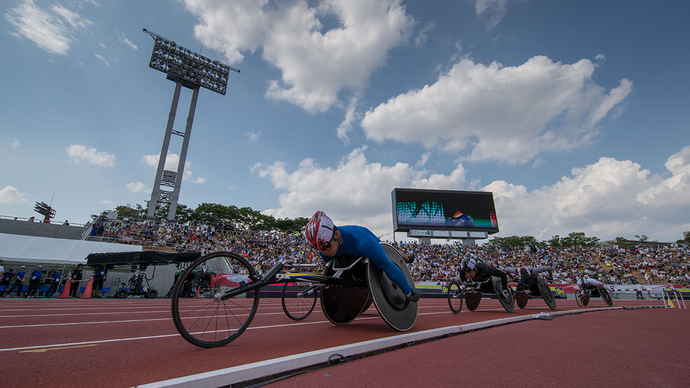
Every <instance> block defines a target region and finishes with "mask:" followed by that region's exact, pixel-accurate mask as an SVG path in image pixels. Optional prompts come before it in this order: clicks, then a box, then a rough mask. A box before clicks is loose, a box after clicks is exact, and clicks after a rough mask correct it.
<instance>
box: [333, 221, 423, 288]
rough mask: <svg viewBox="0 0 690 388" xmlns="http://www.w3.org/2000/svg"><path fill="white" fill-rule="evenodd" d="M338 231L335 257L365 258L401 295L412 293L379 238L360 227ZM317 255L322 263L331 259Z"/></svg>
mask: <svg viewBox="0 0 690 388" xmlns="http://www.w3.org/2000/svg"><path fill="white" fill-rule="evenodd" d="M338 230H339V231H340V246H339V247H338V252H336V253H335V257H338V256H343V255H352V256H366V257H367V258H368V259H369V260H371V262H372V263H374V264H376V266H377V267H379V268H381V269H382V270H383V271H384V272H385V273H386V275H388V277H389V278H390V279H391V280H392V281H393V282H394V283H395V284H397V285H398V287H400V289H401V290H402V292H403V293H405V294H408V293H410V292H412V286H411V285H410V284H409V283H408V282H407V278H405V274H403V272H402V271H401V270H400V268H398V266H397V265H395V264H393V262H392V261H391V260H390V259H389V258H388V256H387V255H386V252H385V251H384V250H383V247H382V246H381V244H379V238H378V237H376V236H375V235H374V234H373V233H372V232H371V231H370V230H369V229H367V228H364V227H362V226H354V225H346V226H339V227H338ZM319 254H320V255H321V259H322V260H323V261H324V263H325V262H328V261H329V260H330V259H331V258H330V257H328V256H325V255H324V254H323V253H321V252H319Z"/></svg>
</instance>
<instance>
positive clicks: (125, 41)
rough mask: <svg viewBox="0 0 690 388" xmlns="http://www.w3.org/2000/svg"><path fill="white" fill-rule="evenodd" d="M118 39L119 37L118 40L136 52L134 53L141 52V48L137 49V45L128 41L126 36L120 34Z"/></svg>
mask: <svg viewBox="0 0 690 388" xmlns="http://www.w3.org/2000/svg"><path fill="white" fill-rule="evenodd" d="M117 37H118V39H120V42H122V43H124V44H126V45H127V46H129V48H131V49H132V50H134V51H139V47H137V45H136V44H134V43H132V42H130V40H129V39H127V38H126V37H125V36H124V35H119V34H118V36H117Z"/></svg>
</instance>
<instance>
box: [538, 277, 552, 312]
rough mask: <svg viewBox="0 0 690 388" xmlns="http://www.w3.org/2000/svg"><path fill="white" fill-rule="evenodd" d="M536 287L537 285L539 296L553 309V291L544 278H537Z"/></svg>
mask: <svg viewBox="0 0 690 388" xmlns="http://www.w3.org/2000/svg"><path fill="white" fill-rule="evenodd" d="M537 287H539V293H540V294H541V297H542V298H544V302H546V305H547V306H549V308H550V309H551V310H555V309H556V297H555V296H554V295H553V291H551V288H550V287H549V285H548V284H547V283H546V280H544V279H542V278H539V280H538V281H537Z"/></svg>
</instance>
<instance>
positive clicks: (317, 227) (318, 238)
mask: <svg viewBox="0 0 690 388" xmlns="http://www.w3.org/2000/svg"><path fill="white" fill-rule="evenodd" d="M334 231H335V225H334V224H333V221H332V220H331V219H330V218H329V217H328V216H327V215H326V213H324V212H322V211H320V210H319V211H317V212H316V213H314V215H313V216H312V217H311V219H310V220H309V222H307V225H306V226H305V227H304V239H305V240H307V243H308V244H309V245H311V246H312V247H313V248H314V249H316V250H321V248H323V246H324V244H326V243H328V242H329V241H331V240H332V239H333V233H334Z"/></svg>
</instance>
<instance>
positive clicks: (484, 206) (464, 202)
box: [391, 188, 498, 234]
mask: <svg viewBox="0 0 690 388" xmlns="http://www.w3.org/2000/svg"><path fill="white" fill-rule="evenodd" d="M391 196H392V200H393V230H394V231H396V232H405V231H407V232H409V231H410V230H420V229H423V230H447V231H451V232H452V231H468V232H474V231H476V232H487V233H489V234H493V233H497V232H498V219H497V218H496V208H495V206H494V195H493V193H490V192H485V191H451V190H421V189H399V188H396V189H394V190H393V192H392V193H391Z"/></svg>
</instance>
